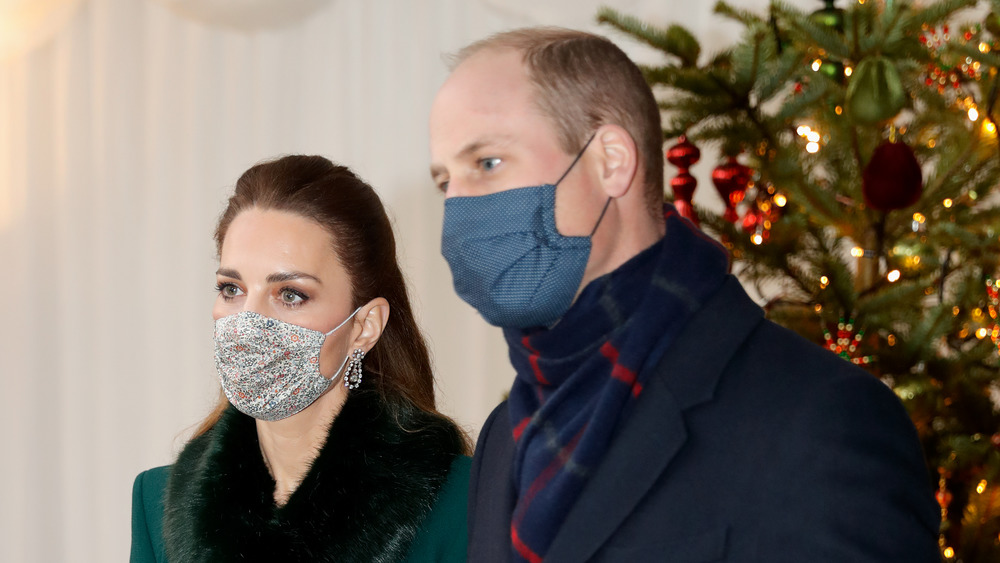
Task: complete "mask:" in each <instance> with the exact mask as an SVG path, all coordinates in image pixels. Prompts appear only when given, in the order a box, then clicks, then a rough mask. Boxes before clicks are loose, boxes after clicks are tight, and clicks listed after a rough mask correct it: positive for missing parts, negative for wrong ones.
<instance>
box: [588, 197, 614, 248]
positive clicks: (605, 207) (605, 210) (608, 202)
mask: <svg viewBox="0 0 1000 563" xmlns="http://www.w3.org/2000/svg"><path fill="white" fill-rule="evenodd" d="M609 205H611V196H608V201H605V202H604V209H602V210H601V216H600V217H598V218H597V223H596V224H595V225H594V230H593V231H590V238H594V233H596V232H597V227H600V226H601V219H604V214H605V213H607V212H608V206H609Z"/></svg>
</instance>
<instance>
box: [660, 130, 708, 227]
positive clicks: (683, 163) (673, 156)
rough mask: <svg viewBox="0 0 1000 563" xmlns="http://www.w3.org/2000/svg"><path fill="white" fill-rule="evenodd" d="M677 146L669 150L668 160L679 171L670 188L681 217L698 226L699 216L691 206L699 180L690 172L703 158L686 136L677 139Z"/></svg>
mask: <svg viewBox="0 0 1000 563" xmlns="http://www.w3.org/2000/svg"><path fill="white" fill-rule="evenodd" d="M677 141H678V142H677V144H676V145H674V146H672V147H670V148H669V149H667V153H666V156H667V160H668V161H670V164H673V165H674V166H676V167H677V168H678V169H679V170H678V172H677V176H676V177H674V178H671V179H670V188H671V190H672V191H673V192H674V207H676V208H677V212H678V213H680V215H681V217H686V218H687V219H688V220H690V221H691V222H692V223H694V224H695V225H698V216H697V215H696V214H695V212H694V207H693V206H692V205H691V198H692V197H694V190H695V188H697V187H698V180H696V179H695V177H694V176H692V175H691V173H690V172H688V168H690V167H691V166H692V165H694V163H696V162H698V159H700V158H701V151H700V150H698V147H696V146H694V143H692V142H691V141H688V140H687V137H686V136H685V135H681V136H680V138H678V139H677Z"/></svg>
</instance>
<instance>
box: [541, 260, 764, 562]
mask: <svg viewBox="0 0 1000 563" xmlns="http://www.w3.org/2000/svg"><path fill="white" fill-rule="evenodd" d="M762 319H763V311H761V309H760V308H759V307H758V306H757V305H756V304H754V303H753V301H751V300H750V298H749V297H747V295H746V293H745V292H744V291H743V288H742V287H741V286H740V285H739V282H738V281H737V280H736V279H735V278H733V277H731V276H730V277H729V278H727V280H726V281H725V282H724V284H723V286H722V287H721V288H720V289H719V291H718V292H716V294H715V295H713V296H712V298H711V299H710V300H709V301H708V303H706V305H705V307H703V308H702V309H701V310H700V311H699V312H698V313H696V314H695V316H694V317H692V319H691V320H690V322H689V323H688V325H687V326H686V327H685V328H684V331H683V332H682V333H681V334H680V335H679V336H678V338H677V339H676V340H675V341H674V344H673V345H672V346H671V347H670V348H669V349H668V350H667V351H666V353H665V354H664V355H663V357H662V358H661V359H660V360H659V361H658V362H657V364H656V367H655V368H654V373H653V374H652V377H651V378H650V380H649V384H648V385H647V386H646V389H645V390H644V391H643V393H642V396H641V397H640V400H639V401H638V402H637V403H636V405H635V410H633V411H632V414H631V415H630V416H629V417H628V419H626V420H625V421H623V423H622V426H621V428H620V429H619V430H618V432H617V434H616V436H615V439H614V441H613V442H612V444H611V447H610V448H609V449H608V451H607V454H606V455H605V457H604V461H603V462H602V463H601V464H600V465H599V466H598V467H597V469H596V470H595V471H594V473H593V475H592V476H591V477H590V479H589V480H588V481H587V484H586V485H585V486H584V489H583V491H581V493H580V497H579V498H578V499H577V501H576V503H575V504H574V505H573V509H572V510H571V511H570V513H569V515H568V516H567V518H566V520H565V522H564V523H563V525H562V527H561V528H560V530H559V532H558V533H557V534H556V537H555V539H554V540H553V542H552V546H551V547H550V548H549V552H548V554H547V555H546V558H545V561H546V563H571V562H579V561H586V560H587V559H589V558H590V557H592V556H593V554H594V553H595V552H596V551H597V550H598V549H599V548H600V547H601V546H602V545H603V544H604V543H605V542H606V541H607V540H608V538H609V537H610V536H611V535H612V533H613V532H614V531H615V530H616V529H617V528H618V527H619V526H620V525H621V524H622V522H623V521H624V520H625V519H626V518H627V517H628V516H629V515H630V514H631V513H632V512H633V510H634V509H635V506H636V505H637V504H638V503H639V502H640V501H641V500H642V498H643V497H644V496H645V495H646V493H647V491H649V489H650V488H651V487H652V486H653V484H654V483H655V482H656V480H657V479H658V478H659V476H660V475H661V474H662V473H663V471H664V470H665V469H666V468H667V466H669V464H670V462H671V461H672V460H673V459H674V457H675V456H676V455H677V452H678V451H679V450H680V449H681V447H682V446H683V445H684V442H685V441H686V439H687V431H686V429H685V423H684V410H686V409H688V408H690V407H692V406H694V405H697V404H700V403H703V402H706V401H708V400H710V399H711V398H712V395H713V393H714V391H715V387H716V384H717V383H718V380H719V377H720V376H721V375H722V371H723V369H724V368H725V366H726V364H728V363H729V360H730V358H731V357H732V355H733V354H734V353H735V351H736V350H737V349H738V348H739V346H740V344H741V343H742V342H743V341H744V340H745V339H746V338H747V336H749V334H750V331H751V330H753V328H754V327H755V326H757V324H758V323H759V322H760V321H761V320H762ZM708 343H710V344H708Z"/></svg>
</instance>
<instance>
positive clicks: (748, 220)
mask: <svg viewBox="0 0 1000 563" xmlns="http://www.w3.org/2000/svg"><path fill="white" fill-rule="evenodd" d="M763 222H764V218H763V217H762V216H761V212H760V211H759V210H757V209H756V208H751V209H749V210H747V212H746V215H744V216H743V232H745V233H752V232H754V231H756V230H757V225H759V224H761V223H763Z"/></svg>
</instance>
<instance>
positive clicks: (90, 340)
mask: <svg viewBox="0 0 1000 563" xmlns="http://www.w3.org/2000/svg"><path fill="white" fill-rule="evenodd" d="M274 2H276V3H277V2H281V0H274ZM17 3H18V2H13V4H17ZM255 3H258V4H259V3H260V2H259V0H256V1H255ZM736 3H737V4H739V5H741V6H745V7H748V8H754V9H763V8H764V6H765V5H766V0H741V1H737V2H736ZM25 4H26V3H25ZM41 4H42V3H41V2H38V3H35V5H36V6H37V5H41ZM70 4H75V2H70ZM78 4H79V5H78V6H76V7H75V9H74V10H73V11H72V12H71V15H69V16H67V17H65V20H66V21H65V23H64V25H62V27H61V28H59V29H56V30H51V37H50V38H48V39H44V38H43V39H40V40H39V42H38V43H32V42H30V41H25V42H22V44H23V45H24V47H23V49H22V51H20V52H16V53H12V54H9V56H8V57H7V58H6V59H4V60H2V61H0V397H2V408H0V430H2V438H0V456H2V458H0V561H4V562H46V563H48V562H54V561H93V562H107V561H123V560H126V558H127V556H128V549H129V511H130V493H131V486H132V480H133V478H134V477H135V475H136V474H137V473H138V472H139V471H141V470H143V469H146V468H149V467H152V466H155V465H162V464H168V463H170V462H171V461H172V459H173V456H174V455H175V454H176V452H177V451H178V449H179V448H180V447H181V446H182V445H183V443H184V441H185V439H186V437H187V436H188V435H189V432H190V430H191V426H192V425H194V424H195V423H196V422H198V421H199V420H200V419H201V418H202V417H203V416H204V415H205V414H206V412H207V411H208V409H209V407H210V406H211V405H212V404H213V403H214V401H215V398H216V395H215V392H216V389H217V384H216V380H215V370H214V365H213V362H212V337H211V334H212V321H211V316H210V309H211V304H212V300H213V297H214V295H213V293H214V287H213V286H214V275H213V273H212V272H214V270H215V267H216V264H215V257H214V250H213V245H212V242H211V233H212V229H213V227H214V222H215V220H216V218H217V216H218V214H219V213H220V211H221V210H222V204H223V202H224V200H225V198H226V197H227V194H228V192H229V190H230V188H231V186H232V184H233V182H234V181H235V179H236V178H237V177H238V176H239V174H240V173H241V172H242V171H243V170H245V169H246V168H247V167H249V166H250V165H251V164H253V163H254V162H256V161H258V160H261V159H264V158H268V157H272V156H275V155H279V154H287V153H299V152H302V153H317V154H323V155H326V156H328V157H330V158H331V159H333V160H335V161H339V162H341V163H344V164H346V165H348V166H350V167H352V168H353V169H355V170H356V171H357V172H358V173H360V174H361V175H362V176H363V177H364V178H366V179H367V180H368V181H370V182H371V183H372V184H373V185H374V186H376V188H377V189H378V190H379V192H380V193H381V195H382V197H383V199H384V201H385V202H386V204H387V206H388V208H389V210H390V213H391V215H392V216H393V217H394V220H395V226H396V229H397V235H398V240H399V242H400V245H401V256H402V262H403V266H404V270H405V272H406V273H407V274H408V277H409V281H410V284H411V290H412V294H413V297H414V299H415V302H416V307H417V315H418V318H419V320H420V322H421V324H422V326H423V328H424V329H425V331H426V333H427V335H428V338H429V340H430V343H431V347H432V350H433V355H434V361H435V366H436V370H437V375H438V382H439V390H440V395H439V397H440V403H441V407H442V410H444V411H445V412H446V413H448V414H450V415H452V416H454V417H455V418H456V419H457V420H458V421H459V422H460V423H461V424H462V425H463V426H464V427H465V428H466V429H468V430H469V431H470V432H471V433H472V435H473V436H475V435H476V433H477V432H478V429H479V426H480V424H481V423H482V421H483V419H484V418H485V416H486V414H487V413H488V412H489V411H490V409H491V408H492V407H493V406H494V405H495V404H496V403H497V402H498V401H499V400H500V398H501V395H502V393H503V392H504V391H505V389H507V388H508V387H509V385H510V382H511V378H512V370H511V369H510V367H509V365H508V363H507V358H506V350H505V349H504V346H503V343H502V339H501V336H500V334H499V332H498V331H497V330H495V329H492V328H490V327H488V326H487V325H486V324H485V322H483V321H482V320H481V319H480V318H478V317H477V315H476V314H475V313H474V311H473V310H472V309H470V308H469V307H467V306H466V305H465V304H464V303H462V302H461V301H460V300H459V299H458V298H457V297H455V296H454V294H453V292H452V289H451V276H450V274H449V272H448V268H447V265H446V263H445V262H444V260H443V259H442V258H441V257H440V254H439V237H440V224H441V213H442V201H441V197H440V196H439V195H438V194H437V193H436V191H435V189H434V188H433V185H432V183H431V181H430V180H429V177H428V173H427V168H428V146H427V137H426V121H427V113H428V109H429V107H430V103H431V100H432V99H433V96H434V93H435V91H436V90H437V87H438V86H439V85H440V84H441V82H442V81H443V80H444V78H445V77H446V74H447V72H446V68H445V64H444V63H443V62H442V56H443V55H444V54H447V53H450V52H453V51H455V50H456V49H457V48H459V47H461V46H462V45H464V44H466V43H468V42H470V41H472V40H475V39H478V38H481V37H484V36H486V35H488V34H490V33H492V32H495V31H500V30H503V29H507V28H511V27H519V26H524V25H537V24H554V25H563V26H568V27H576V28H583V29H590V30H595V31H598V32H602V33H605V34H609V35H610V36H611V37H612V38H613V39H615V40H616V41H618V43H619V44H620V45H622V46H623V47H625V48H626V50H627V51H628V52H629V53H630V54H633V56H635V57H637V58H639V59H643V58H644V57H645V58H646V59H647V60H648V59H649V57H651V56H652V54H651V53H649V52H648V51H645V50H644V49H643V48H642V47H641V46H638V45H637V44H635V43H633V42H631V41H630V40H628V39H627V38H625V37H623V36H622V35H620V34H616V33H614V32H611V31H610V30H609V29H605V28H598V27H597V26H596V25H595V24H594V23H593V20H594V14H595V12H596V9H597V7H598V6H599V5H600V4H610V5H612V6H614V7H617V8H619V9H622V10H624V11H626V12H629V13H632V14H634V15H637V16H640V17H642V18H645V19H647V20H649V21H655V22H659V23H663V24H666V23H669V22H679V23H683V24H685V25H687V26H689V27H690V28H691V29H692V30H693V31H694V32H695V33H696V35H697V36H698V37H699V38H701V39H702V41H703V42H704V44H705V46H706V48H707V50H709V51H712V50H715V49H717V48H719V47H721V46H724V45H726V44H728V43H729V42H730V41H731V39H732V38H733V33H734V30H736V29H738V28H737V27H736V26H734V25H731V24H728V23H725V22H723V21H722V20H720V19H719V18H718V17H716V16H714V15H712V14H711V6H712V2H692V1H690V0H618V1H614V0H608V1H599V0H552V1H548V2H539V1H537V0H331V1H329V2H325V3H322V4H323V5H322V6H321V7H319V8H317V9H316V10H314V11H313V12H311V13H309V14H306V15H304V16H303V17H302V18H300V19H298V20H296V19H295V18H290V20H289V23H287V24H285V25H282V26H278V27H269V28H267V29H263V30H260V29H258V30H256V31H238V30H234V29H233V28H232V27H231V26H229V27H227V26H225V25H216V24H212V23H205V22H202V21H195V20H192V19H188V18H185V17H183V16H182V15H180V13H179V12H178V11H175V10H172V9H171V8H170V7H168V6H167V4H170V2H163V1H158V0H82V1H80V2H79V3H78ZM299 4H301V3H299ZM803 4H804V6H805V7H807V8H810V9H811V7H812V5H813V4H815V5H816V7H819V6H820V3H819V2H804V3H803ZM5 5H6V4H0V18H5V17H7V18H12V17H13V16H12V15H11V13H9V11H8V12H5V11H4V9H3V6H5ZM10 21H13V20H12V19H11V20H10ZM3 23H9V22H0V29H2V24H3ZM48 32H49V31H47V33H48ZM714 165H715V162H714V160H713V157H712V156H711V155H709V154H705V155H704V157H703V161H702V162H701V163H700V164H698V165H696V167H695V172H696V173H697V174H698V175H699V177H700V178H701V185H700V189H699V196H698V198H699V200H700V201H705V202H708V201H714V199H715V196H714V194H712V192H713V191H714V190H713V189H712V186H711V183H710V182H708V181H707V178H708V173H709V172H710V171H711V169H712V167H713V166H714Z"/></svg>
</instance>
